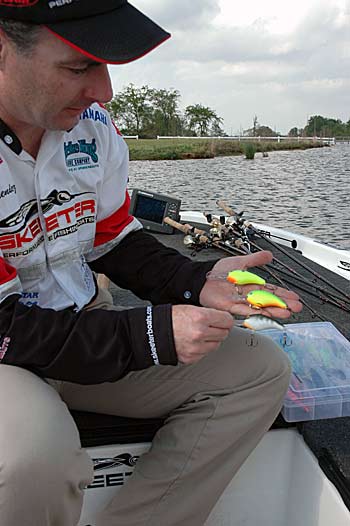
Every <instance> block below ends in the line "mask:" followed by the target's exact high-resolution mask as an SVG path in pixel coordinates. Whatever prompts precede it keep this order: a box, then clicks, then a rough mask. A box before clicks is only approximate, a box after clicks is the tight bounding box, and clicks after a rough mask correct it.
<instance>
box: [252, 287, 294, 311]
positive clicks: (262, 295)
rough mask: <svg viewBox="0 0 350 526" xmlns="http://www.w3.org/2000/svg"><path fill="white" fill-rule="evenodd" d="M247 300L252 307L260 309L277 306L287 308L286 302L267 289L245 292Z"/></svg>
mask: <svg viewBox="0 0 350 526" xmlns="http://www.w3.org/2000/svg"><path fill="white" fill-rule="evenodd" d="M247 301H248V303H250V304H251V306H252V307H255V308H257V309H261V308H263V307H279V308H280V309H287V304H286V303H285V302H284V301H283V300H282V299H281V298H279V297H278V296H275V294H272V292H268V291H267V290H252V291H251V292H248V294H247Z"/></svg>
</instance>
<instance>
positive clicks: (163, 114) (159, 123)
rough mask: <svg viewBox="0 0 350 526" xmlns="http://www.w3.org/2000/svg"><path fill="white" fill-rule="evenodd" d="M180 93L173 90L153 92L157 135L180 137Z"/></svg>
mask: <svg viewBox="0 0 350 526" xmlns="http://www.w3.org/2000/svg"><path fill="white" fill-rule="evenodd" d="M179 99H180V92H179V91H177V90H175V89H173V88H171V89H169V90H166V89H160V90H156V89H154V90H152V102H153V107H154V115H153V124H154V125H155V128H156V135H178V134H179V128H180V127H181V126H180V125H181V122H180V111H179V108H178V103H179Z"/></svg>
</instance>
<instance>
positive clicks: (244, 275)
mask: <svg viewBox="0 0 350 526" xmlns="http://www.w3.org/2000/svg"><path fill="white" fill-rule="evenodd" d="M226 279H227V281H229V282H230V283H234V284H235V285H250V284H254V285H265V283H266V281H265V280H264V279H263V278H261V277H260V276H258V275H257V274H253V272H248V270H232V271H231V272H229V273H228V274H227V277H226Z"/></svg>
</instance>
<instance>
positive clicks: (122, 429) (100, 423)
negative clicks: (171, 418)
mask: <svg viewBox="0 0 350 526" xmlns="http://www.w3.org/2000/svg"><path fill="white" fill-rule="evenodd" d="M71 415H72V417H73V419H74V421H75V423H76V425H77V427H78V430H79V434H80V440H81V445H82V446H83V447H95V446H107V445H110V444H135V443H139V442H150V441H151V440H152V439H153V437H154V435H155V434H156V432H157V431H158V429H159V428H160V427H161V426H162V424H163V420H162V419H160V418H147V419H143V418H125V417H120V416H111V415H101V414H97V413H88V412H85V411H71Z"/></svg>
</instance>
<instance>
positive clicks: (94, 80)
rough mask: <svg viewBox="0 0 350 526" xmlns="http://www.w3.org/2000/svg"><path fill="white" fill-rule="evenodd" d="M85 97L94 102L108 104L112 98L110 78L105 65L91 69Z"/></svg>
mask: <svg viewBox="0 0 350 526" xmlns="http://www.w3.org/2000/svg"><path fill="white" fill-rule="evenodd" d="M88 81H89V84H88V86H87V88H86V89H85V93H84V95H85V97H87V98H89V99H91V100H92V101H94V102H102V103H106V102H109V101H110V100H111V99H112V97H113V89H112V82H111V77H110V75H109V71H108V68H107V65H106V64H101V65H100V66H98V67H94V68H91V72H90V75H89V77H88Z"/></svg>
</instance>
